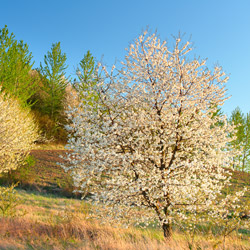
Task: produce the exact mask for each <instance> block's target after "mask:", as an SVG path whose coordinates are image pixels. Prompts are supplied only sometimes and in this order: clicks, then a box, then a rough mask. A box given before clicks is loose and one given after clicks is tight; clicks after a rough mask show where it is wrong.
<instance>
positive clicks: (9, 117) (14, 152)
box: [0, 92, 38, 173]
mask: <svg viewBox="0 0 250 250" xmlns="http://www.w3.org/2000/svg"><path fill="white" fill-rule="evenodd" d="M37 139H38V132H37V127H36V125H35V123H34V121H33V116H32V115H31V113H30V112H29V110H28V109H24V108H22V107H21V106H20V103H19V101H18V100H17V99H11V98H10V97H9V96H8V95H6V94H4V93H3V92H2V93H1V94H0V173H4V172H9V171H11V170H15V169H17V168H18V167H19V166H20V165H21V164H22V163H23V161H24V160H25V159H26V158H27V156H28V153H29V151H30V150H31V148H32V145H33V143H34V142H35V141H36V140H37Z"/></svg>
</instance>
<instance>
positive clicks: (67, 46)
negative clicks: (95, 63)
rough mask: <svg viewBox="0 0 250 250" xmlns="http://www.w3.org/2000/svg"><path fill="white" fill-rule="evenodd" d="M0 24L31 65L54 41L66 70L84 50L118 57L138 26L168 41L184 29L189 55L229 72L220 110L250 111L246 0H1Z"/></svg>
mask: <svg viewBox="0 0 250 250" xmlns="http://www.w3.org/2000/svg"><path fill="white" fill-rule="evenodd" d="M0 3H1V4H0V8H1V9H0V10H1V12H0V13H1V14H0V28H3V27H4V25H5V24H6V25H7V26H8V29H9V31H10V32H13V33H14V34H15V36H16V38H17V39H18V40H20V39H22V40H24V41H25V42H26V43H27V44H28V45H29V49H30V51H31V52H32V54H33V59H34V61H35V66H34V67H38V66H39V64H40V62H41V61H43V57H44V55H45V54H46V53H47V51H48V50H50V48H51V44H52V43H55V42H58V41H60V42H61V46H62V50H63V52H65V53H66V54H67V58H68V60H67V64H68V65H69V68H68V74H73V72H74V68H75V67H76V65H77V64H78V63H79V61H80V60H81V59H82V58H83V56H84V54H85V53H86V52H87V50H90V51H91V53H92V54H93V55H94V56H95V58H96V59H97V60H100V59H102V61H103V62H104V63H106V64H107V65H112V64H113V63H115V61H116V60H117V61H120V60H123V58H124V55H125V48H126V47H128V45H129V43H130V42H132V41H133V40H134V39H135V38H136V37H137V36H138V35H140V33H141V32H142V30H144V29H146V28H147V27H149V30H151V31H152V32H154V31H155V30H157V33H158V34H159V35H160V37H161V38H162V39H167V40H169V41H171V35H178V33H179V32H181V33H182V34H183V33H185V34H186V36H185V37H186V38H187V39H188V38H190V36H191V41H192V42H194V46H195V50H194V52H195V54H196V55H197V56H200V57H201V58H207V59H208V66H209V67H212V66H213V65H214V64H219V65H221V66H222V67H223V69H224V71H225V72H226V73H227V74H229V76H230V80H229V82H228V85H227V89H228V95H229V96H232V97H231V98H230V99H229V100H228V101H227V102H226V104H225V105H224V107H223V110H224V111H225V113H226V114H228V115H230V113H231V111H232V110H233V109H234V108H235V107H236V106H239V107H240V108H241V109H242V111H243V112H244V113H247V112H249V111H250V0H237V1H236V0H151V1H150V0H2V1H1V2H0Z"/></svg>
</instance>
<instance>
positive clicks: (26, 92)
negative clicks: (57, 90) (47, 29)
mask: <svg viewBox="0 0 250 250" xmlns="http://www.w3.org/2000/svg"><path fill="white" fill-rule="evenodd" d="M33 64H34V62H32V54H31V52H29V48H28V45H27V44H26V43H24V42H23V41H22V40H21V41H19V42H18V41H17V40H16V39H15V36H14V34H13V33H11V34H10V33H9V31H8V28H7V26H5V27H4V28H3V29H0V85H1V86H2V89H1V91H5V92H6V93H9V94H10V95H12V96H14V97H17V98H18V99H19V100H20V101H21V103H22V105H26V104H31V103H30V102H29V101H30V98H31V97H32V96H33V95H34V93H35V92H36V81H35V79H34V78H32V77H31V75H30V73H31V70H32V66H33Z"/></svg>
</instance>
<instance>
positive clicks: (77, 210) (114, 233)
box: [0, 150, 250, 250]
mask: <svg viewBox="0 0 250 250" xmlns="http://www.w3.org/2000/svg"><path fill="white" fill-rule="evenodd" d="M65 153H66V151H64V150H34V151H32V152H31V157H30V159H29V160H28V162H27V163H26V165H24V166H23V167H21V168H20V169H19V170H18V171H15V172H12V174H11V175H8V176H2V177H1V178H0V182H1V183H2V184H3V183H7V182H10V181H14V182H16V181H19V188H18V189H17V197H18V199H19V205H18V206H17V211H16V214H15V216H14V217H8V218H6V217H0V225H1V227H0V249H13V250H14V249H138V250H139V249H177V250H178V249H189V248H188V238H187V237H186V235H184V234H182V233H180V232H177V231H175V232H174V237H173V241H172V242H170V243H166V242H165V241H164V238H163V235H162V232H161V230H159V229H147V230H141V229H136V228H130V229H122V228H121V227H119V225H117V228H112V227H109V226H103V225H100V224H99V223H98V222H97V221H94V220H92V219H89V218H88V211H89V206H88V205H87V204H86V203H84V201H81V200H80V199H79V196H77V195H72V191H73V185H72V180H71V178H70V177H69V175H67V174H66V173H64V171H63V170H62V169H61V168H60V167H59V166H58V165H57V164H56V162H63V160H62V159H61V158H60V157H59V155H60V154H62V155H63V154H65ZM232 184H233V185H232V186H231V187H230V191H232V190H233V189H239V188H241V187H243V186H246V185H247V186H249V185H250V175H249V174H247V173H242V172H234V173H233V178H232ZM245 199H246V202H250V193H249V192H248V193H247V194H246V196H245ZM249 236H250V235H249V234H242V235H237V234H233V235H232V236H231V237H230V238H228V239H227V241H226V247H227V248H226V249H235V250H236V249H245V250H246V249H250V243H249V242H250V238H249ZM195 241H196V242H197V244H196V246H199V247H200V248H199V249H221V245H222V244H221V242H222V239H221V238H217V239H216V238H214V237H212V236H211V235H203V236H202V235H198V236H197V237H196V239H195ZM197 249H198V248H197Z"/></svg>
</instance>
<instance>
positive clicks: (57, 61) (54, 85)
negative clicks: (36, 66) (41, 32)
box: [40, 42, 67, 120]
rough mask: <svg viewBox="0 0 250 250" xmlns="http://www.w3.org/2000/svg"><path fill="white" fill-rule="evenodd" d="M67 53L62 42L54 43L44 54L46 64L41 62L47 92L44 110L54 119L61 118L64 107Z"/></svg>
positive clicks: (41, 71)
mask: <svg viewBox="0 0 250 250" xmlns="http://www.w3.org/2000/svg"><path fill="white" fill-rule="evenodd" d="M66 60H67V57H66V54H65V53H62V51H61V45H60V42H58V43H55V44H52V47H51V51H48V52H47V55H45V56H44V64H45V65H44V66H43V65H42V64H40V73H41V75H42V76H43V77H44V78H45V81H44V87H43V88H44V92H45V93H46V98H45V103H44V112H45V113H46V114H48V115H49V116H50V117H51V118H52V119H53V120H57V119H59V117H60V116H61V114H62V112H63V109H64V97H65V88H66V86H67V78H66V77H65V70H66V68H67V66H66Z"/></svg>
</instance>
